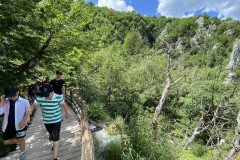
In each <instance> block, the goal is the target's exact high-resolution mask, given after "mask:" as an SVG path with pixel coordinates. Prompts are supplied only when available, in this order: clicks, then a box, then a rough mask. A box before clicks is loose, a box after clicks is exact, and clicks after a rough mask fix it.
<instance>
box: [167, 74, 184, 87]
mask: <svg viewBox="0 0 240 160" xmlns="http://www.w3.org/2000/svg"><path fill="white" fill-rule="evenodd" d="M185 76H188V74H184V75H183V76H182V77H180V78H178V79H177V80H176V81H175V82H174V83H172V84H171V86H173V85H174V84H176V83H177V82H178V81H180V80H181V79H182V78H183V77H185Z"/></svg>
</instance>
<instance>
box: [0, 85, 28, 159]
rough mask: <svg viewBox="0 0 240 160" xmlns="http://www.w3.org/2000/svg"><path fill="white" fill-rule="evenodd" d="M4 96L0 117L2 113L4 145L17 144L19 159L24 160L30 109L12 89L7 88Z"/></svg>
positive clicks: (14, 89)
mask: <svg viewBox="0 0 240 160" xmlns="http://www.w3.org/2000/svg"><path fill="white" fill-rule="evenodd" d="M4 94H5V95H2V96H1V102H0V115H1V114H3V113H4V118H3V124H2V132H3V143H4V144H5V145H11V144H19V148H20V150H21V154H20V159H21V160H25V157H26V153H25V139H24V137H25V136H26V126H25V124H26V123H27V120H28V117H27V113H28V110H29V107H30V104H29V101H28V100H27V99H24V98H22V97H20V96H19V95H18V94H19V91H18V90H17V89H16V88H13V87H7V88H6V89H5V91H4Z"/></svg>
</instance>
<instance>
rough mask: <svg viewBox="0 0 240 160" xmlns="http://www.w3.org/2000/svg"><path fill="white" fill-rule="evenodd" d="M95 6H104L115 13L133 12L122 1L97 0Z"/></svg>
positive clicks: (130, 7) (131, 8)
mask: <svg viewBox="0 0 240 160" xmlns="http://www.w3.org/2000/svg"><path fill="white" fill-rule="evenodd" d="M97 6H99V7H103V6H106V7H108V8H112V9H114V10H117V11H125V12H128V11H133V10H134V9H133V7H132V6H127V5H126V3H125V2H124V0H98V4H97Z"/></svg>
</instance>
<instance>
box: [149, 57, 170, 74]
mask: <svg viewBox="0 0 240 160" xmlns="http://www.w3.org/2000/svg"><path fill="white" fill-rule="evenodd" d="M147 60H148V61H149V62H150V63H152V64H153V65H154V66H155V67H156V68H157V69H158V70H159V71H160V72H161V73H162V74H166V73H164V72H163V71H162V70H161V69H160V68H159V67H158V66H157V65H156V64H155V63H153V62H152V61H151V60H150V59H149V58H148V57H147Z"/></svg>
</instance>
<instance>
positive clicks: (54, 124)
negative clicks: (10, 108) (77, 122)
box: [28, 84, 69, 160]
mask: <svg viewBox="0 0 240 160" xmlns="http://www.w3.org/2000/svg"><path fill="white" fill-rule="evenodd" d="M37 105H40V106H41V107H42V111H43V123H44V125H45V127H46V129H47V131H48V132H49V134H50V136H49V140H52V141H53V159H54V160H57V159H58V158H57V157H58V150H59V135H60V128H61V121H62V114H61V107H62V108H63V109H64V110H65V113H66V114H65V116H66V119H68V118H69V113H68V108H67V105H66V103H65V102H64V99H63V97H62V96H61V95H58V94H56V93H54V91H53V87H52V86H51V85H50V84H46V85H43V87H42V91H41V93H40V96H38V97H37V99H36V100H35V101H34V103H33V104H32V105H31V107H30V109H29V111H28V122H29V121H30V114H31V113H32V111H33V110H34V108H35V107H36V106H37Z"/></svg>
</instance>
